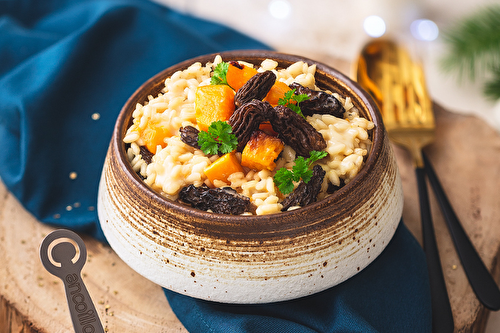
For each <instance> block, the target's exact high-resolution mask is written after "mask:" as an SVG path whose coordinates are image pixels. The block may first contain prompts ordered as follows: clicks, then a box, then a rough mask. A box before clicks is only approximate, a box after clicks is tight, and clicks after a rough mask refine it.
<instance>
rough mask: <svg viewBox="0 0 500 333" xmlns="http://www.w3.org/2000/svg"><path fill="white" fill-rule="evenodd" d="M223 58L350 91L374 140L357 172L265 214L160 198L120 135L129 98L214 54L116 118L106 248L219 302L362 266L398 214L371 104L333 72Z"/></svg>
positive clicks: (330, 281) (390, 157)
mask: <svg viewBox="0 0 500 333" xmlns="http://www.w3.org/2000/svg"><path fill="white" fill-rule="evenodd" d="M220 54H221V55H222V58H223V60H224V61H230V60H244V61H247V62H250V63H254V64H256V65H259V64H260V63H261V62H262V61H263V60H264V59H266V58H272V59H274V60H276V61H278V63H279V67H287V66H289V65H291V64H292V63H294V62H296V61H305V62H307V63H309V64H312V63H316V64H317V73H316V82H317V85H318V86H319V87H320V88H322V89H328V90H330V91H332V92H338V93H339V94H340V95H342V96H349V97H351V99H352V101H353V103H354V105H355V106H356V107H357V108H358V110H359V111H360V113H361V114H362V115H363V116H364V117H366V118H368V119H370V120H371V121H373V122H374V124H375V128H374V129H373V130H372V132H371V135H372V141H373V146H372V148H371V151H370V153H369V155H368V157H367V159H366V164H365V165H364V167H363V168H362V170H361V171H360V172H359V174H358V175H357V176H356V177H355V178H354V179H353V180H352V181H351V182H349V183H348V184H347V185H345V186H344V187H342V188H341V189H340V190H338V191H337V192H335V193H334V194H333V195H331V196H329V197H327V198H325V199H323V200H321V201H319V202H316V203H314V204H311V205H309V206H306V207H303V208H300V209H297V210H294V211H290V212H283V213H279V214H273V215H263V216H231V215H222V214H214V213H208V212H204V211H200V210H196V209H193V208H190V207H186V206H185V205H182V204H179V203H177V202H173V201H170V200H168V199H165V198H163V197H161V196H160V195H159V194H157V193H156V192H155V191H153V190H152V189H151V188H149V187H148V186H147V185H146V184H145V183H143V181H142V180H141V179H140V178H139V176H138V175H137V174H136V173H134V172H133V170H132V168H131V166H130V164H129V162H128V160H127V157H126V152H125V144H124V143H123V137H124V135H125V132H126V129H127V128H128V126H129V124H130V122H131V117H132V112H133V110H134V109H135V105H136V103H143V102H144V101H146V100H147V96H148V95H153V96H156V95H157V94H158V92H159V91H160V90H161V89H162V87H163V82H164V80H165V78H167V77H169V76H170V75H172V74H173V73H174V72H175V71H177V70H180V69H184V68H187V67H188V66H189V65H191V64H192V63H194V62H196V61H199V62H201V63H202V64H205V63H206V62H208V61H213V59H214V58H215V54H212V55H206V56H201V57H198V58H194V59H190V60H187V61H185V62H182V63H179V64H177V65H175V66H173V67H170V68H168V69H166V70H164V71H162V72H161V73H159V74H157V75H156V76H154V77H153V78H151V79H150V80H148V81H147V82H145V83H144V84H143V85H142V86H141V87H140V88H139V89H138V90H137V91H136V92H135V93H134V94H133V95H132V96H131V97H130V99H129V100H128V101H127V102H126V104H125V105H124V107H123V109H122V110H121V113H120V115H119V117H118V120H117V122H116V126H115V128H114V132H113V136H112V139H111V143H110V146H109V150H108V153H107V157H106V159H105V163H104V168H103V172H102V178H101V182H100V187H99V198H98V214H99V220H100V223H101V226H102V229H103V231H104V234H105V236H106V238H107V240H108V241H109V244H110V245H111V247H112V248H113V250H114V251H115V252H116V253H117V254H118V255H119V256H120V257H121V258H122V259H123V260H124V261H125V262H126V263H127V264H128V265H129V266H130V267H131V268H133V269H134V270H135V271H137V272H138V273H140V274H141V275H143V276H144V277H146V278H147V279H149V280H151V281H153V282H155V283H157V284H159V285H161V286H162V287H164V288H167V289H170V290H173V291H175V292H178V293H181V294H185V295H189V296H192V297H196V298H200V299H205V300H212V301H217V302H224V303H246V304H248V303H268V302H275V301H283V300H289V299H294V298H299V297H302V296H306V295H310V294H314V293H317V292H319V291H322V290H325V289H327V288H330V287H332V286H335V285H337V284H339V283H341V282H343V281H345V280H346V279H348V278H350V277H352V276H354V275H355V274H357V273H359V272H361V271H362V270H363V269H364V268H365V267H366V266H367V265H369V264H370V263H371V262H372V261H373V260H374V259H375V258H376V257H377V256H378V255H379V254H380V253H381V252H382V251H383V250H384V248H385V247H386V245H387V244H388V243H389V241H390V240H391V238H392V236H393V234H394V232H395V230H396V228H397V226H398V223H399V221H400V218H401V214H402V207H403V193H402V188H401V179H400V176H399V173H398V169H397V165H396V161H395V157H394V154H393V151H392V149H391V146H390V145H389V140H388V137H387V134H386V132H385V129H384V126H383V123H382V119H381V115H380V113H379V111H378V109H377V106H376V104H375V102H374V101H373V100H372V99H371V98H370V96H369V95H368V94H367V93H366V92H365V91H363V90H362V89H361V88H360V87H359V86H358V85H357V84H356V83H355V82H353V81H351V80H350V79H349V78H348V77H346V76H345V75H343V74H341V73H340V72H338V71H337V70H335V69H333V68H331V67H329V66H327V65H324V64H321V63H318V62H316V61H313V60H310V59H306V58H303V57H299V56H293V55H287V54H280V53H275V52H270V51H238V52H236V51H235V52H223V53H220Z"/></svg>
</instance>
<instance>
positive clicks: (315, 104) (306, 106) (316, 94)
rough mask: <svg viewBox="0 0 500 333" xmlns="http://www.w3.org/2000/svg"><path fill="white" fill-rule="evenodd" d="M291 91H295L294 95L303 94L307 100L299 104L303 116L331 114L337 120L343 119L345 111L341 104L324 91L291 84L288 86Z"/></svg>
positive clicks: (294, 83)
mask: <svg viewBox="0 0 500 333" xmlns="http://www.w3.org/2000/svg"><path fill="white" fill-rule="evenodd" d="M289 87H290V88H291V89H295V94H297V95H302V94H305V95H307V96H308V97H309V99H307V100H305V101H302V102H300V103H299V107H300V109H301V110H302V113H303V114H304V116H312V115H313V114H331V115H332V116H335V117H337V118H343V117H344V112H345V109H344V107H343V106H342V103H340V102H339V100H337V99H336V98H335V97H334V96H333V95H330V94H328V93H326V92H324V91H317V90H312V89H309V88H307V87H304V86H302V85H300V84H299V83H296V82H293V83H291V84H290V85H289Z"/></svg>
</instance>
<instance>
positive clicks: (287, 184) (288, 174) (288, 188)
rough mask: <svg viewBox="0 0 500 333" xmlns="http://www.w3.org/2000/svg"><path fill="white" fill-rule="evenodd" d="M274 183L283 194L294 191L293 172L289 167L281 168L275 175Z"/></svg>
mask: <svg viewBox="0 0 500 333" xmlns="http://www.w3.org/2000/svg"><path fill="white" fill-rule="evenodd" d="M274 183H275V184H276V186H278V188H279V190H280V191H281V193H283V194H288V193H290V192H292V191H293V172H292V171H290V170H288V169H287V168H281V169H279V170H278V171H276V174H275V175H274Z"/></svg>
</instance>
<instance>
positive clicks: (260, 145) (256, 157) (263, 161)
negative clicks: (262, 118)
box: [241, 130, 285, 170]
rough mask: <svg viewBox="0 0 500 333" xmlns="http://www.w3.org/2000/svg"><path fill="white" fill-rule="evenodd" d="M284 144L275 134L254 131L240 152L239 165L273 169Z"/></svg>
mask: <svg viewBox="0 0 500 333" xmlns="http://www.w3.org/2000/svg"><path fill="white" fill-rule="evenodd" d="M284 146H285V145H284V144H283V142H282V141H281V140H280V139H278V138H277V137H275V136H272V135H269V134H266V133H264V132H262V131H259V130H257V131H255V132H254V133H253V134H252V137H251V138H250V140H248V142H247V144H246V145H245V148H243V152H242V153H241V165H243V166H245V167H248V168H250V169H254V170H264V169H267V170H274V168H275V167H276V163H275V162H274V161H275V160H276V158H277V157H278V155H279V154H280V153H281V151H282V150H283V147H284Z"/></svg>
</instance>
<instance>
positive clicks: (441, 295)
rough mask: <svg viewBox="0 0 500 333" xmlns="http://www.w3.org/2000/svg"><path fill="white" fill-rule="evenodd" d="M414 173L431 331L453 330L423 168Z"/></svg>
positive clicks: (436, 332)
mask: <svg viewBox="0 0 500 333" xmlns="http://www.w3.org/2000/svg"><path fill="white" fill-rule="evenodd" d="M415 173H416V175H417V186H418V197H419V200H420V218H421V220H422V239H423V247H424V251H425V256H426V258H427V270H428V272H429V283H430V288H431V301H432V331H433V332H435V333H441V332H444V333H446V332H453V330H454V323H453V314H452V312H451V306H450V299H449V297H448V291H447V290H446V283H445V281H444V276H443V270H442V267H441V260H440V259H439V252H438V247H437V243H436V235H435V234H434V227H433V225H432V216H431V208H430V205H429V195H428V193H427V183H426V181H425V170H424V169H423V168H416V169H415Z"/></svg>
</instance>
